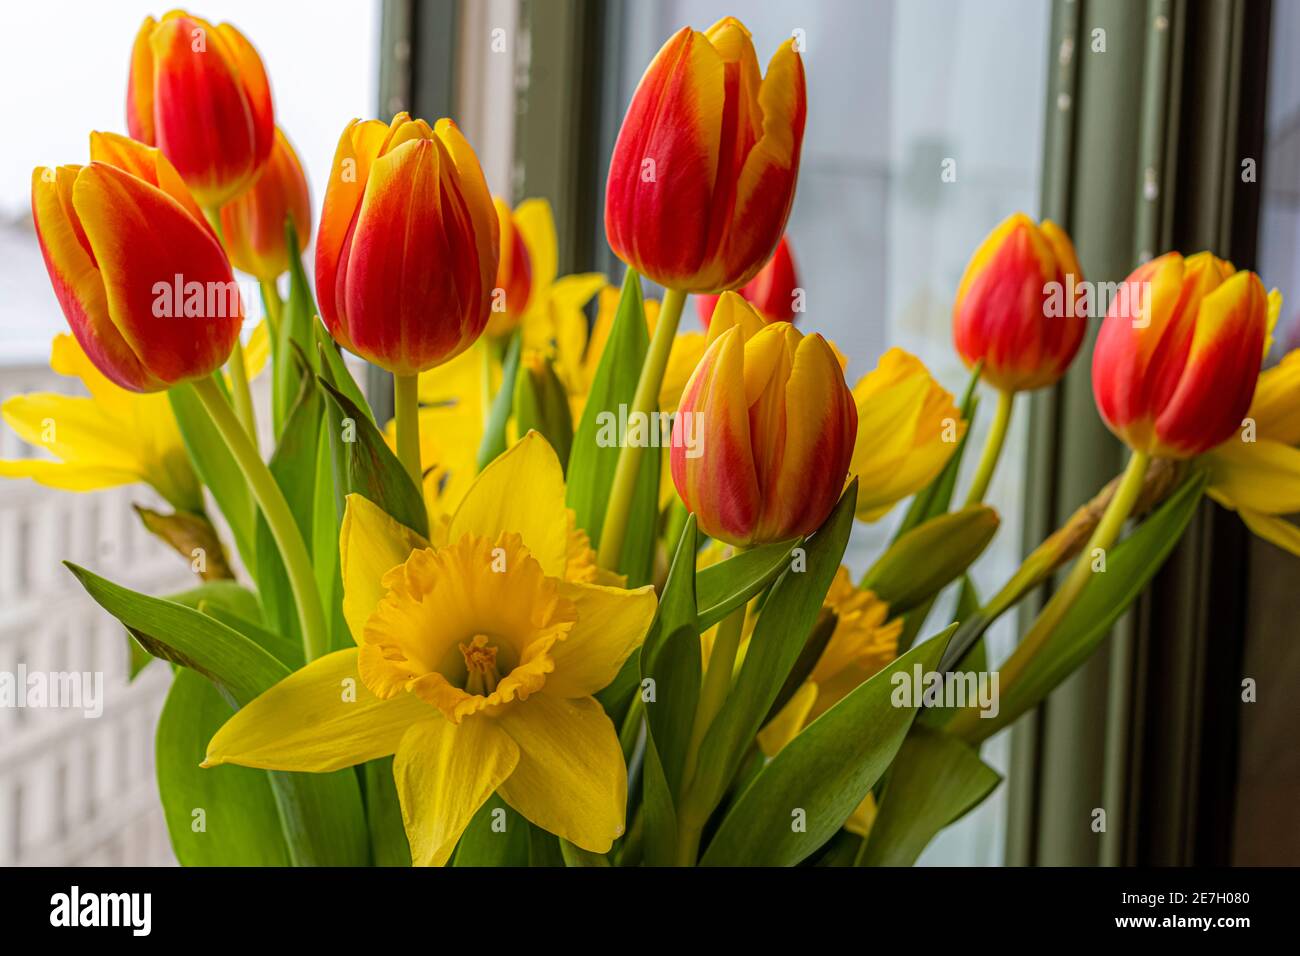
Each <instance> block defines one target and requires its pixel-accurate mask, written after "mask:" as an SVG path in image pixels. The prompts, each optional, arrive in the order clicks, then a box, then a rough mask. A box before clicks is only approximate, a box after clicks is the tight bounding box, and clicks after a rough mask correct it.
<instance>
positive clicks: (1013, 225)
mask: <svg viewBox="0 0 1300 956" xmlns="http://www.w3.org/2000/svg"><path fill="white" fill-rule="evenodd" d="M1083 296H1084V286H1083V273H1082V272H1080V271H1079V263H1078V261H1077V260H1076V259H1075V256H1074V246H1073V245H1072V244H1071V243H1070V237H1069V236H1067V235H1066V234H1065V233H1064V232H1063V231H1061V229H1060V228H1059V227H1058V226H1057V225H1056V224H1054V223H1052V222H1051V221H1049V220H1046V219H1045V220H1043V223H1042V225H1041V226H1039V225H1035V224H1034V221H1033V220H1032V219H1030V218H1029V217H1028V216H1026V215H1025V214H1024V213H1016V214H1015V215H1013V216H1010V217H1008V218H1007V219H1005V220H1004V221H1003V222H1002V223H1001V224H1000V225H999V226H998V227H997V228H996V229H994V230H993V231H992V232H991V233H989V235H988V237H987V238H985V240H984V241H983V242H982V243H980V247H979V248H978V249H976V250H975V255H973V256H972V257H971V260H970V262H969V263H968V264H967V265H966V272H965V274H964V275H962V277H961V285H960V286H958V288H957V298H956V301H955V302H954V303H953V307H952V333H953V341H954V343H955V345H956V347H957V351H958V353H959V354H960V355H961V357H962V361H964V362H965V363H966V367H967V368H973V367H974V366H975V363H976V362H978V361H980V360H981V359H983V361H984V371H983V373H982V376H983V378H984V380H985V381H986V382H988V383H989V384H991V385H993V386H994V387H996V388H998V389H1001V390H1002V391H1004V392H1023V391H1029V390H1032V389H1035V388H1042V387H1043V386H1045V385H1051V384H1052V383H1054V382H1056V381H1057V380H1058V379H1059V378H1060V377H1061V376H1062V375H1064V374H1065V370H1066V369H1067V368H1069V367H1070V363H1071V362H1072V361H1074V356H1075V353H1076V352H1078V351H1079V344H1080V343H1081V342H1082V341H1083V334H1084V332H1085V331H1086V330H1087V327H1088V317H1087V315H1086V311H1087V309H1086V299H1084V298H1083Z"/></svg>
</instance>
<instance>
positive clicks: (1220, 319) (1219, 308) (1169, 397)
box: [1092, 252, 1269, 458]
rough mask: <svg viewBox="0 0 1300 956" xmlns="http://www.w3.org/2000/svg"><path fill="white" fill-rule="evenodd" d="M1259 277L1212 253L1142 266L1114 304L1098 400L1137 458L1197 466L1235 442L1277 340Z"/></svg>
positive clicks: (1100, 338) (1104, 336)
mask: <svg viewBox="0 0 1300 956" xmlns="http://www.w3.org/2000/svg"><path fill="white" fill-rule="evenodd" d="M1268 312H1269V302H1268V296H1267V294H1266V293H1265V292H1264V285H1263V283H1261V282H1260V281H1259V277H1258V276H1257V275H1255V274H1254V273H1253V272H1238V271H1236V269H1235V268H1234V267H1233V265H1232V263H1230V262H1225V261H1224V260H1222V259H1216V258H1215V257H1214V256H1212V255H1211V254H1210V253H1208V252H1202V253H1198V254H1196V255H1194V256H1191V257H1189V258H1187V259H1184V258H1183V257H1182V256H1181V255H1179V254H1178V253H1176V252H1169V253H1166V254H1165V255H1163V256H1161V257H1160V258H1158V259H1153V260H1152V261H1150V262H1148V263H1146V264H1145V265H1142V266H1139V267H1138V268H1137V269H1136V270H1134V272H1133V274H1132V275H1130V276H1129V277H1128V279H1126V280H1125V282H1124V284H1123V286H1122V287H1121V288H1120V290H1119V293H1118V294H1117V295H1116V296H1115V298H1114V300H1113V301H1112V303H1111V306H1110V310H1109V311H1108V312H1107V314H1106V320H1105V322H1103V323H1102V326H1101V331H1100V332H1099V333H1098V335H1097V345H1096V347H1095V349H1094V351H1093V356H1092V391H1093V395H1094V396H1095V397H1096V399H1097V409H1098V411H1099V412H1101V417H1102V418H1103V419H1104V420H1105V422H1106V425H1107V426H1108V427H1109V428H1110V430H1111V431H1112V432H1114V433H1115V434H1116V436H1118V437H1119V438H1120V439H1122V440H1123V441H1124V442H1125V443H1126V444H1127V445H1128V446H1129V447H1130V448H1132V449H1133V450H1134V451H1138V452H1143V453H1145V454H1149V455H1154V456H1156V457H1159V458H1190V457H1192V456H1194V455H1199V454H1201V453H1202V452H1204V451H1208V450H1209V449H1211V448H1213V447H1214V446H1215V445H1218V444H1219V443H1221V442H1223V441H1226V440H1227V439H1229V438H1231V437H1232V435H1233V434H1234V433H1236V431H1237V429H1238V428H1240V427H1241V422H1242V419H1243V418H1244V417H1245V415H1246V412H1247V411H1248V410H1249V409H1250V401H1251V398H1252V397H1254V394H1255V384H1256V382H1257V381H1258V380H1259V367H1260V363H1261V362H1262V361H1263V356H1264V342H1265V338H1266V336H1267V334H1268Z"/></svg>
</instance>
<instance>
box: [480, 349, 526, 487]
mask: <svg viewBox="0 0 1300 956" xmlns="http://www.w3.org/2000/svg"><path fill="white" fill-rule="evenodd" d="M482 347H483V348H491V347H492V343H490V342H484V343H483V346H482ZM522 348H523V335H522V334H521V333H520V332H518V331H516V332H515V333H514V335H512V336H511V337H510V342H509V344H508V345H507V346H506V351H505V356H504V358H503V359H502V361H501V388H500V389H498V390H497V394H496V397H495V398H493V399H492V407H491V408H490V409H489V411H488V419H487V422H486V424H484V426H483V438H482V440H481V441H480V442H479V446H478V470H479V471H482V470H483V469H484V468H486V467H487V466H488V465H490V464H491V463H492V462H493V461H494V460H495V459H496V457H497V456H498V455H500V454H501V453H502V452H504V451H505V450H506V428H507V427H508V426H509V424H510V411H511V409H512V408H513V407H514V397H515V378H516V377H517V376H518V374H519V353H520V350H521V349H522Z"/></svg>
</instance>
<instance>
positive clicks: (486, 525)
mask: <svg viewBox="0 0 1300 956" xmlns="http://www.w3.org/2000/svg"><path fill="white" fill-rule="evenodd" d="M564 515H565V511H564V472H563V470H562V469H561V468H560V460H559V459H558V458H556V457H555V452H554V451H553V450H552V449H551V446H550V445H549V444H548V443H547V441H546V439H545V438H543V437H542V436H541V435H540V434H538V433H537V432H533V431H530V432H529V433H528V434H527V435H525V436H524V437H523V438H521V439H519V441H518V442H516V443H515V444H514V445H512V446H511V447H510V448H508V449H507V450H506V451H505V452H503V453H502V454H501V455H500V456H498V457H497V458H496V460H495V461H493V462H492V463H491V464H489V465H488V466H487V467H486V468H484V469H483V471H482V472H481V473H480V474H479V476H478V477H477V478H476V479H475V480H474V484H473V485H471V486H470V489H469V491H467V492H466V493H465V499H464V500H463V501H462V502H461V503H460V507H459V508H457V509H456V513H455V514H454V515H453V516H452V519H451V525H450V527H449V529H448V534H447V539H448V540H449V541H452V542H455V541H458V540H460V538H461V537H463V536H464V535H479V536H481V537H485V538H487V539H488V540H489V541H495V540H496V539H497V538H498V537H499V536H500V535H501V534H504V533H510V532H514V533H516V534H518V535H520V536H521V537H522V538H523V539H524V545H525V546H526V547H527V548H528V550H529V551H531V552H532V553H533V557H535V558H536V559H537V562H538V563H539V564H540V565H541V566H542V570H543V571H544V572H545V573H546V575H547V576H548V577H553V578H562V577H564V567H565V564H566V562H567V555H568V548H569V543H568V534H567V529H566V528H565V519H564Z"/></svg>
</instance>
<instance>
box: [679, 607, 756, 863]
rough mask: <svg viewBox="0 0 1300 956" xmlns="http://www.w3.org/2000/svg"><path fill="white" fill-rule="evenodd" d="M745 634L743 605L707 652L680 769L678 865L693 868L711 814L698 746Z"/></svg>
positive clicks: (718, 708) (722, 695)
mask: <svg viewBox="0 0 1300 956" xmlns="http://www.w3.org/2000/svg"><path fill="white" fill-rule="evenodd" d="M744 631H745V605H744V604H742V605H741V606H740V607H738V608H736V609H735V610H734V611H732V612H731V613H730V614H728V615H727V616H726V617H725V618H723V619H722V622H721V623H720V624H719V625H718V630H717V633H716V634H715V635H714V638H713V650H712V651H710V652H709V666H708V667H707V668H705V671H704V685H703V686H702V687H701V688H700V699H699V703H698V704H696V707H695V720H694V722H693V723H692V724H691V739H690V743H689V744H688V745H687V748H686V762H685V765H684V767H683V769H682V790H681V797H680V799H679V800H678V801H677V806H678V821H677V865H678V866H694V865H695V858H696V857H697V856H698V855H699V852H700V832H701V831H702V830H703V829H704V824H705V822H706V821H707V820H708V818H709V813H710V812H712V810H713V808H712V807H706V806H704V805H703V803H702V801H703V800H704V799H705V797H703V796H702V795H701V791H700V789H699V786H698V783H697V781H696V779H695V771H696V769H697V768H698V767H699V760H700V746H701V745H702V744H703V743H704V735H705V734H706V733H707V732H708V730H709V727H710V725H711V724H712V723H713V719H714V718H715V717H717V716H718V712H719V711H721V710H722V705H723V704H724V703H725V702H726V700H727V694H728V692H730V690H731V675H732V671H734V670H735V668H736V653H737V652H738V651H739V650H740V639H741V637H742V636H743V634H744Z"/></svg>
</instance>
